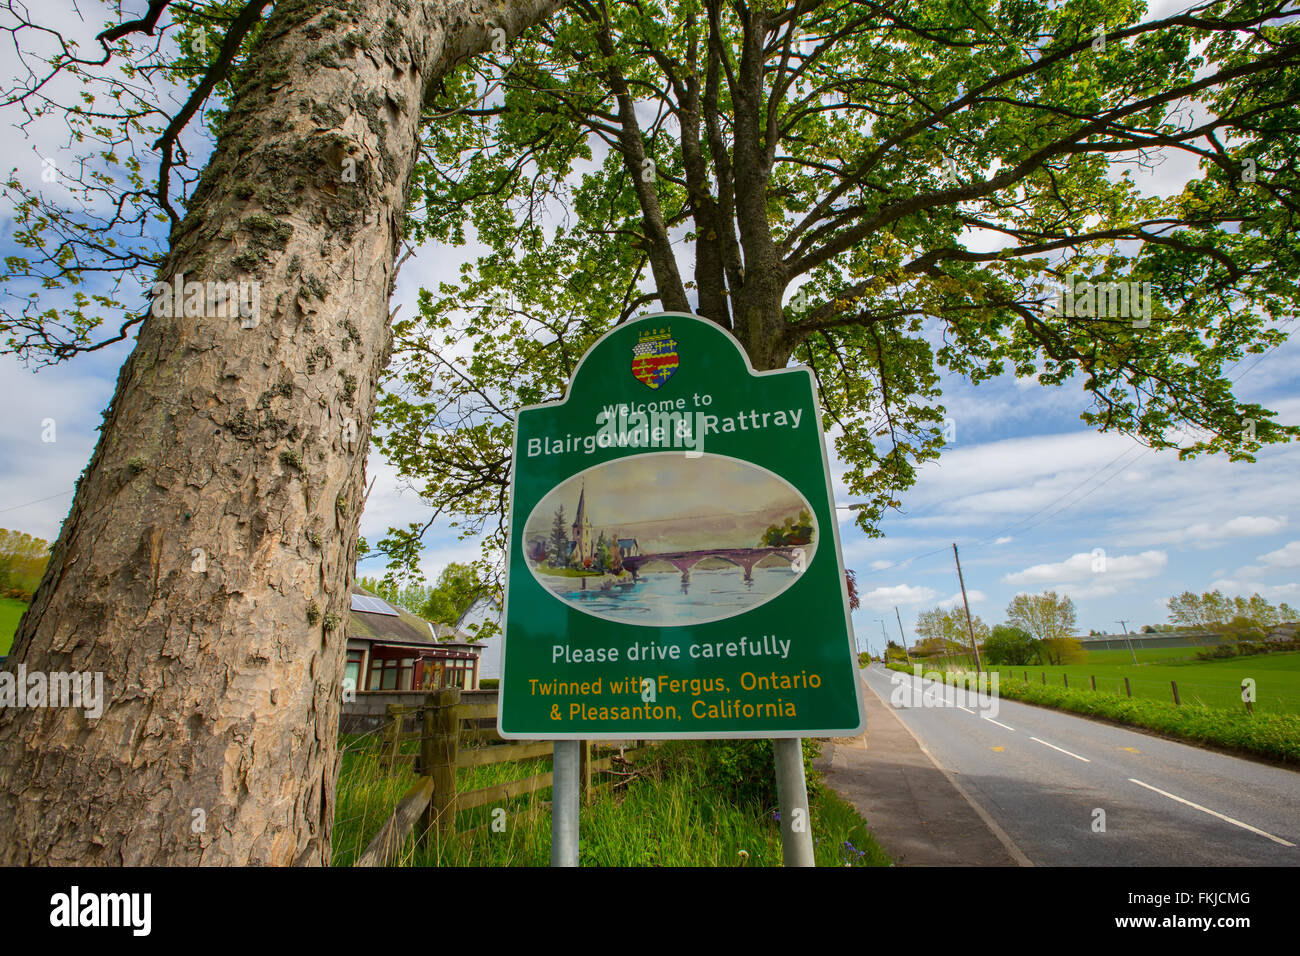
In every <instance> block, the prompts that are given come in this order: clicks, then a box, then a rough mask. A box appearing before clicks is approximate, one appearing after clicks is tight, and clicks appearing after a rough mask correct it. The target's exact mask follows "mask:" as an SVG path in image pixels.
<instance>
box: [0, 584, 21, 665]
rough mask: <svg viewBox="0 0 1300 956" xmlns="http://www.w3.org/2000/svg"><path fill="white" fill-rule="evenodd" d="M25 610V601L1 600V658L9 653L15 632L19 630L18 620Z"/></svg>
mask: <svg viewBox="0 0 1300 956" xmlns="http://www.w3.org/2000/svg"><path fill="white" fill-rule="evenodd" d="M25 610H27V604H26V603H25V602H23V601H15V600H14V599H13V598H0V657H4V656H5V655H6V654H8V653H9V647H10V645H12V644H13V642H14V631H16V630H18V620H19V618H21V617H22V616H23V611H25Z"/></svg>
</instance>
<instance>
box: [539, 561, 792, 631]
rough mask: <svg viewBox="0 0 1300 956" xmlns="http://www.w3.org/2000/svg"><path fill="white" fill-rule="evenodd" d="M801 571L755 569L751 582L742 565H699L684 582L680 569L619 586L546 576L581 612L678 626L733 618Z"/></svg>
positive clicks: (777, 591)
mask: <svg viewBox="0 0 1300 956" xmlns="http://www.w3.org/2000/svg"><path fill="white" fill-rule="evenodd" d="M796 574H797V572H795V571H793V570H791V569H790V567H789V565H785V566H783V567H775V568H755V569H754V572H753V579H752V580H750V581H746V580H745V575H744V572H743V571H741V569H740V568H725V569H718V570H704V571H701V570H698V569H693V570H692V571H691V573H690V576H689V577H688V578H687V579H686V580H685V581H683V579H682V576H681V575H680V574H678V573H677V572H676V571H664V572H662V573H648V574H642V575H641V576H640V578H639V579H638V580H637V582H636V584H634V585H631V586H619V585H615V586H613V587H612V588H610V589H608V590H601V589H600V584H599V581H600V579H599V578H594V579H590V580H589V581H588V586H587V590H585V591H584V590H581V584H580V580H581V579H575V578H551V579H550V580H547V576H546V575H541V576H540V578H541V580H543V581H545V582H546V584H547V585H548V587H549V589H550V590H551V591H552V593H554V594H555V595H556V597H559V598H560V599H562V600H564V601H566V602H568V603H570V604H573V605H575V606H576V607H577V608H578V609H579V610H581V611H586V612H587V613H588V614H594V615H596V616H597V617H603V618H606V619H607V620H612V621H618V622H619V623H620V624H641V625H644V626H647V627H678V626H681V625H684V624H697V623H699V622H701V621H704V620H716V619H719V618H725V617H731V616H732V615H733V614H739V613H740V612H741V611H747V610H749V609H750V608H752V607H754V606H756V605H758V604H762V603H763V602H764V601H767V600H769V599H770V598H773V597H775V596H776V595H778V594H780V593H781V592H782V591H784V590H785V589H786V588H787V587H789V586H790V585H791V584H793V583H794V580H795V577H796Z"/></svg>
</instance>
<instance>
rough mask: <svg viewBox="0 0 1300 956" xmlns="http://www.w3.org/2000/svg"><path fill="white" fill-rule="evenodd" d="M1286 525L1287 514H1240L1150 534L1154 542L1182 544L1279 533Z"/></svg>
mask: <svg viewBox="0 0 1300 956" xmlns="http://www.w3.org/2000/svg"><path fill="white" fill-rule="evenodd" d="M1285 527H1286V516H1284V515H1282V516H1278V517H1268V516H1266V515H1260V516H1256V515H1238V516H1237V517H1235V518H1230V519H1228V520H1227V521H1222V522H1218V523H1211V522H1206V521H1199V522H1197V523H1195V524H1190V525H1188V526H1187V527H1186V528H1182V529H1174V530H1171V531H1166V532H1161V533H1156V534H1153V535H1149V536H1148V540H1149V541H1150V542H1151V543H1153V544H1181V543H1184V542H1196V543H1200V544H1212V543H1214V542H1218V541H1222V540H1224V539H1225V538H1251V537H1258V536H1260V535H1268V534H1277V533H1278V532H1279V531H1281V530H1282V529H1283V528H1285Z"/></svg>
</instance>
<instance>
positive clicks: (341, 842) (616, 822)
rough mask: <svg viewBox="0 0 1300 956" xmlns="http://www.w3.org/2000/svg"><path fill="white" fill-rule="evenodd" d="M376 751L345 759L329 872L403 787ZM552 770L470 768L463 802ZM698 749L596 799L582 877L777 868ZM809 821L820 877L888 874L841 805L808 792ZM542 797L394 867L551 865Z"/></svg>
mask: <svg viewBox="0 0 1300 956" xmlns="http://www.w3.org/2000/svg"><path fill="white" fill-rule="evenodd" d="M376 749H377V748H372V747H368V746H359V745H357V744H356V743H355V742H353V744H352V745H351V746H350V747H349V748H348V749H345V751H344V758H343V761H344V766H343V773H342V774H341V776H340V782H339V790H338V800H337V810H336V822H335V839H334V846H335V850H334V864H335V865H336V866H347V865H350V864H351V863H352V862H353V861H354V860H355V859H356V857H357V856H358V855H359V854H360V852H361V850H362V849H364V847H365V845H366V843H367V842H368V841H369V840H370V838H372V837H373V836H374V834H375V833H376V832H378V829H379V827H380V826H381V825H382V824H383V822H384V820H385V819H387V816H388V814H389V813H390V812H391V811H392V808H393V807H394V806H395V805H396V804H397V801H398V800H399V799H400V798H401V795H402V794H403V793H404V792H405V790H406V789H407V787H409V786H410V785H411V783H413V782H414V776H413V775H412V774H411V773H410V772H409V770H405V769H401V770H400V772H398V773H396V774H392V775H390V774H389V773H388V768H387V762H386V761H383V760H382V759H379V757H378V756H376V755H375V754H374V751H375V750H376ZM549 763H550V762H549V760H542V761H531V762H529V763H527V764H495V765H492V766H489V767H481V768H472V769H473V771H474V773H473V774H468V773H467V771H466V770H464V769H462V770H461V771H460V773H461V774H462V775H464V776H463V778H462V779H459V780H458V784H459V789H460V790H461V791H462V792H463V791H466V790H469V789H473V788H476V787H485V786H490V785H492V784H493V783H499V782H502V781H504V780H507V779H518V778H519V777H525V776H529V775H531V774H533V773H537V772H539V771H540V772H545V771H546V770H547V769H549ZM706 767H707V761H706V760H705V758H704V750H703V747H702V745H701V744H700V743H698V742H696V741H675V742H671V743H666V744H663V745H661V746H660V747H658V748H656V750H655V752H654V757H653V759H652V760H650V761H648V762H647V763H645V764H644V766H643V767H641V768H639V772H638V775H637V776H636V777H635V778H632V779H630V780H629V782H628V783H627V784H626V786H621V787H619V788H618V790H616V791H615V790H611V789H610V788H608V787H605V788H601V789H600V790H598V791H597V794H596V797H595V799H594V800H593V801H592V802H591V803H590V804H589V805H586V806H584V807H583V808H582V813H581V824H580V832H581V844H580V845H581V849H580V854H581V855H580V862H581V864H582V865H583V866H780V865H781V831H780V825H779V822H778V820H777V816H776V814H775V813H774V812H773V808H771V807H765V806H763V805H762V804H761V803H759V802H757V801H753V800H741V799H737V798H734V797H732V796H729V795H727V794H726V793H724V792H722V791H720V790H719V789H718V788H717V786H716V785H715V782H714V781H713V780H711V779H710V775H709V773H708V771H707V769H706ZM810 789H811V793H810V811H811V812H810V816H811V824H812V835H813V839H814V851H815V855H816V860H817V865H818V866H845V865H848V866H888V865H889V864H890V860H889V857H888V856H887V855H886V854H885V852H884V851H883V850H882V849H881V848H880V846H879V845H878V844H877V843H876V842H875V840H874V839H873V838H872V837H871V834H870V833H869V832H868V830H867V827H866V823H865V821H864V820H863V819H862V817H861V816H859V815H858V813H857V811H856V810H855V809H854V808H853V807H852V806H851V805H849V804H848V803H846V802H845V801H844V800H842V799H841V798H840V797H839V796H838V795H836V794H835V793H834V792H832V791H831V790H829V788H823V787H818V786H816V781H812V782H811V787H810ZM549 799H550V790H549V789H548V790H542V791H539V792H537V793H534V794H530V795H529V796H528V797H523V798H519V799H517V800H513V801H508V802H504V803H502V804H501V805H500V809H503V810H505V814H504V816H502V815H500V814H498V815H497V819H498V820H499V821H500V822H501V823H502V824H504V829H503V830H501V831H500V832H496V831H494V830H493V829H492V827H491V822H492V820H493V817H492V811H493V810H494V809H497V807H480V808H475V809H474V810H471V811H468V812H462V813H461V814H459V815H458V818H457V826H458V827H459V828H460V829H461V830H462V831H463V830H467V829H469V828H472V827H477V828H478V829H477V830H476V831H475V832H474V833H473V834H471V835H470V836H469V837H466V838H461V837H458V838H454V839H450V840H447V841H446V842H444V843H441V844H439V843H438V842H437V841H436V840H435V841H431V845H430V846H429V847H427V848H425V847H419V846H417V845H416V841H415V840H414V839H410V840H407V842H406V845H405V846H404V847H403V848H402V851H401V852H400V854H399V857H398V861H397V865H399V866H546V865H547V864H548V863H549V862H550V839H551V820H550V813H549V805H548V804H547V802H546V801H549Z"/></svg>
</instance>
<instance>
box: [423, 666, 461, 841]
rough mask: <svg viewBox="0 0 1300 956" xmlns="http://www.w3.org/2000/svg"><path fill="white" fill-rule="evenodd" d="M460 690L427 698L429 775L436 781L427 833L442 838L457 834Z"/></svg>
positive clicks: (441, 691) (449, 689)
mask: <svg viewBox="0 0 1300 956" xmlns="http://www.w3.org/2000/svg"><path fill="white" fill-rule="evenodd" d="M459 703H460V688H459V687H442V688H439V689H438V690H436V691H434V692H433V693H431V694H429V695H428V696H427V697H426V698H425V706H426V707H427V708H430V712H431V713H432V715H433V720H432V724H433V726H432V728H431V730H432V735H431V738H430V741H429V743H428V745H427V746H428V747H429V750H428V754H429V756H428V760H427V763H428V772H429V776H431V777H432V778H433V799H432V800H430V801H429V809H428V810H427V811H425V812H426V815H427V819H426V821H424V822H425V824H426V829H431V828H433V827H437V829H438V833H439V834H440V835H441V836H447V835H450V834H452V833H454V832H455V826H456V760H457V758H458V757H459V755H460V754H459V751H460V717H459V715H457V713H456V705H457V704H459Z"/></svg>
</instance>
